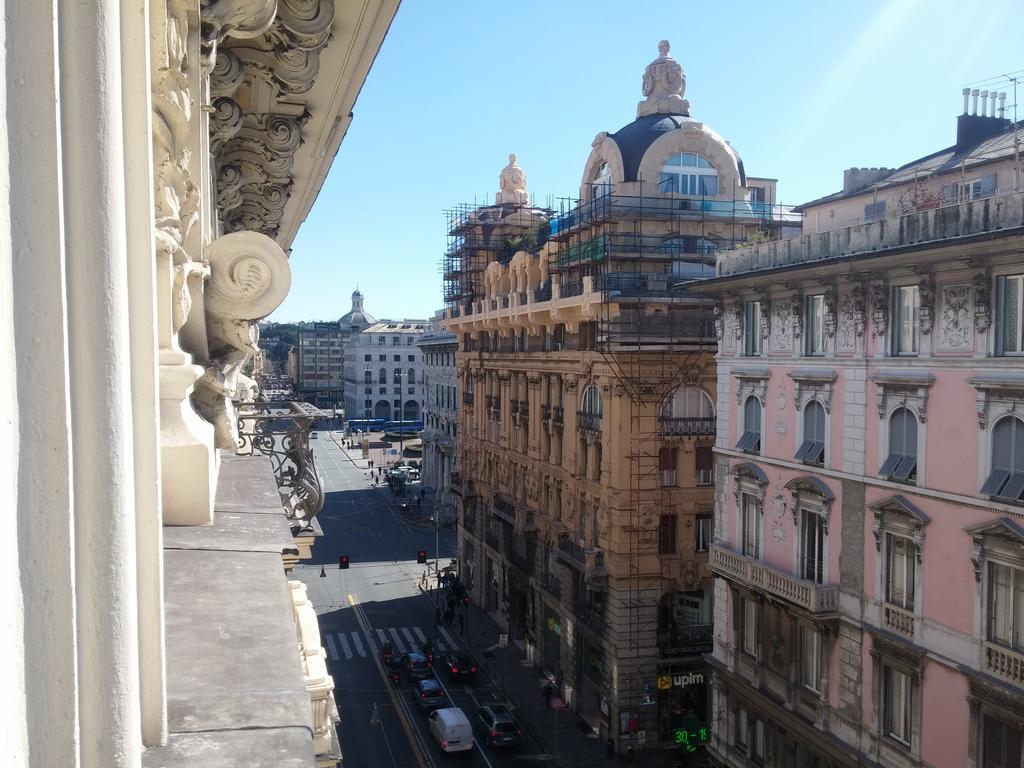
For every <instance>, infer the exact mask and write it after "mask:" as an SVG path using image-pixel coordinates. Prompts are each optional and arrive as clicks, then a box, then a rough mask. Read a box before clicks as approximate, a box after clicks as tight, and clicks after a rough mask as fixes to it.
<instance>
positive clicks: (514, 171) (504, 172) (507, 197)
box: [495, 154, 530, 205]
mask: <svg viewBox="0 0 1024 768" xmlns="http://www.w3.org/2000/svg"><path fill="white" fill-rule="evenodd" d="M498 182H499V185H500V187H501V191H500V192H499V193H498V194H497V199H496V200H495V202H496V203H497V204H498V205H503V204H506V203H513V204H515V205H529V202H530V198H529V195H527V194H526V174H525V173H524V172H523V169H522V168H520V167H519V163H517V162H516V156H515V155H514V154H512V155H509V156H508V165H506V166H505V167H504V168H502V169H501V176H500V177H499V179H498Z"/></svg>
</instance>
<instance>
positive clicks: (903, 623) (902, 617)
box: [882, 603, 914, 638]
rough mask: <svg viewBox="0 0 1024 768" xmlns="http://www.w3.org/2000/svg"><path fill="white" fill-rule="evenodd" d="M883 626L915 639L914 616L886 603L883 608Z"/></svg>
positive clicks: (895, 632)
mask: <svg viewBox="0 0 1024 768" xmlns="http://www.w3.org/2000/svg"><path fill="white" fill-rule="evenodd" d="M882 626H883V627H885V628H886V629H887V630H889V631H890V632H893V633H894V634H897V635H902V636H903V637H909V638H913V637H914V614H913V613H911V612H910V611H905V610H903V609H902V608H897V607H896V606H895V605H889V604H888V603H885V604H884V605H883V606H882Z"/></svg>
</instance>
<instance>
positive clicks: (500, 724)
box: [476, 704, 523, 747]
mask: <svg viewBox="0 0 1024 768" xmlns="http://www.w3.org/2000/svg"><path fill="white" fill-rule="evenodd" d="M476 723H477V726H478V727H479V728H480V731H481V733H482V735H483V738H484V743H486V744H487V746H489V747H515V746H518V745H520V744H522V743H523V732H522V731H520V730H519V726H518V725H516V721H515V720H513V719H512V714H511V713H510V712H509V711H508V710H507V709H506V708H505V707H503V706H501V705H500V704H492V705H490V706H486V707H480V709H478V710H477V711H476Z"/></svg>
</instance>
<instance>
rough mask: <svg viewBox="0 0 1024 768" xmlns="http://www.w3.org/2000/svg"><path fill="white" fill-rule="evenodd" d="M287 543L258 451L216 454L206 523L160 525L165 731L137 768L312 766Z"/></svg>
mask: <svg viewBox="0 0 1024 768" xmlns="http://www.w3.org/2000/svg"><path fill="white" fill-rule="evenodd" d="M294 549H295V543H294V540H293V538H292V534H291V529H290V528H289V525H288V520H287V518H286V517H285V515H284V510H283V508H282V506H281V497H280V494H279V493H278V490H277V485H276V483H275V481H274V475H273V471H272V468H271V463H270V461H269V459H265V458H257V457H236V456H225V457H223V459H222V465H221V472H220V480H219V484H218V488H217V500H216V503H215V505H214V522H213V525H212V526H207V527H189V528H173V527H166V528H164V580H165V590H164V591H165V595H166V598H165V599H166V606H165V616H166V622H167V635H166V644H167V681H168V690H167V702H168V724H169V730H170V737H169V740H168V743H167V745H166V746H163V747H155V748H152V749H149V750H147V751H146V753H145V755H144V756H143V766H144V768H177V767H178V766H191V765H198V764H202V765H203V766H206V768H228V767H229V766H230V767H231V768H235V766H239V765H245V766H248V767H249V768H263V767H264V766H265V767H266V768H271V767H272V766H273V768H293V767H294V768H299V767H300V766H301V767H302V768H311V766H313V765H315V764H316V757H315V756H314V754H313V724H312V713H311V708H310V697H309V693H308V692H307V690H306V687H305V685H304V682H303V677H302V667H301V664H300V662H299V656H298V654H297V653H296V635H295V624H294V621H293V618H292V609H291V599H290V597H289V594H288V587H287V582H286V579H285V576H284V573H283V563H282V557H281V556H282V552H287V551H292V550H294Z"/></svg>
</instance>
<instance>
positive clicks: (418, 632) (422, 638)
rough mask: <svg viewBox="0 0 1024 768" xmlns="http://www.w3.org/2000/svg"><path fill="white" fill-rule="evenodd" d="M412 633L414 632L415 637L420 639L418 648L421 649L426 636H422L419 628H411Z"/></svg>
mask: <svg viewBox="0 0 1024 768" xmlns="http://www.w3.org/2000/svg"><path fill="white" fill-rule="evenodd" d="M412 631H413V632H415V633H416V637H418V638H419V639H420V648H422V647H423V644H424V643H426V642H427V636H426V635H424V634H423V630H422V629H420V628H419V627H413V628H412Z"/></svg>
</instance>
